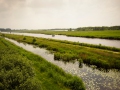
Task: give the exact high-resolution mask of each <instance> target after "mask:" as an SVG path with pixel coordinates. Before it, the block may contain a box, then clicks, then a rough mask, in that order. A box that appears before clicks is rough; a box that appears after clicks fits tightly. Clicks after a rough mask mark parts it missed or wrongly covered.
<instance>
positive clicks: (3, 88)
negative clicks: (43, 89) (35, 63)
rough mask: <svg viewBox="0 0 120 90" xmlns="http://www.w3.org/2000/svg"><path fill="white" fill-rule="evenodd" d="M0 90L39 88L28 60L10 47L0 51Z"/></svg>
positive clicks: (31, 89)
mask: <svg viewBox="0 0 120 90" xmlns="http://www.w3.org/2000/svg"><path fill="white" fill-rule="evenodd" d="M0 52H2V53H1V55H0V56H1V59H0V90H7V89H8V90H13V89H15V90H26V89H29V90H34V88H36V90H40V87H39V86H38V84H39V83H38V82H37V81H34V76H35V74H34V72H33V69H32V68H31V64H30V62H28V60H27V59H25V58H22V57H21V56H20V55H19V54H17V52H14V51H13V50H11V49H10V48H8V49H4V51H1V50H0Z"/></svg>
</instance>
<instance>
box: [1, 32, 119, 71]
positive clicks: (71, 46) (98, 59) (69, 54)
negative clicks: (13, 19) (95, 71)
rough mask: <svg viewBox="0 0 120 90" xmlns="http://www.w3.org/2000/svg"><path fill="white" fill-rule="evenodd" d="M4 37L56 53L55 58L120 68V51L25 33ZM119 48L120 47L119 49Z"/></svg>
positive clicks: (99, 66) (108, 67) (102, 66)
mask: <svg viewBox="0 0 120 90" xmlns="http://www.w3.org/2000/svg"><path fill="white" fill-rule="evenodd" d="M1 35H2V36H4V37H8V38H11V39H14V40H16V41H18V42H25V43H28V44H33V45H36V46H38V47H41V48H46V49H47V50H49V51H51V52H52V53H54V59H55V60H63V61H73V60H78V61H79V62H80V64H81V63H85V64H87V65H95V66H97V68H99V69H101V68H102V69H105V70H107V69H118V70H120V52H119V51H118V52H114V51H111V50H104V49H97V48H93V47H86V46H82V45H81V44H78V43H75V42H69V41H60V40H53V39H45V38H35V37H30V36H23V35H13V34H1ZM118 50H119V49H118Z"/></svg>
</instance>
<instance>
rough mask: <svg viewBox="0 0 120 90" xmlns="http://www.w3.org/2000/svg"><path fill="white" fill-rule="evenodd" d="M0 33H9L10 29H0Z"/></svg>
mask: <svg viewBox="0 0 120 90" xmlns="http://www.w3.org/2000/svg"><path fill="white" fill-rule="evenodd" d="M0 31H1V32H11V29H10V28H6V29H5V28H0Z"/></svg>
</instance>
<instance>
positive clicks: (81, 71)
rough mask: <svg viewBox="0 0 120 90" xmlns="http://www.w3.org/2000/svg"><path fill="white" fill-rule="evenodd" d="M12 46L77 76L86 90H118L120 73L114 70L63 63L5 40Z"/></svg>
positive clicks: (77, 63)
mask: <svg viewBox="0 0 120 90" xmlns="http://www.w3.org/2000/svg"><path fill="white" fill-rule="evenodd" d="M7 40H9V41H11V42H13V43H14V44H16V45H18V46H20V47H22V48H24V49H25V50H28V51H30V52H33V53H34V54H37V55H40V56H42V57H43V58H45V59H46V60H47V61H48V62H51V63H53V64H55V65H57V66H59V67H61V68H62V69H63V70H65V71H66V72H68V73H71V74H72V75H77V76H78V77H80V78H82V80H83V82H84V84H85V86H86V90H120V72H118V71H117V70H115V69H112V70H109V72H104V71H100V70H98V69H95V68H92V67H88V66H87V65H85V64H83V66H82V67H79V62H78V61H74V62H66V63H65V62H63V61H57V60H54V54H53V53H50V52H49V51H47V50H46V49H43V48H38V47H35V46H33V45H29V44H25V43H19V42H17V41H14V40H11V39H7Z"/></svg>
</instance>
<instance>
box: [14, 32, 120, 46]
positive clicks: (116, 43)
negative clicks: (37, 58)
mask: <svg viewBox="0 0 120 90" xmlns="http://www.w3.org/2000/svg"><path fill="white" fill-rule="evenodd" d="M12 33H13V34H18V35H26V36H33V37H42V38H51V39H57V40H67V41H73V42H80V43H88V44H96V45H99V44H101V45H104V46H110V47H116V48H120V40H108V39H96V38H83V37H68V36H65V35H55V36H54V37H53V36H52V35H45V34H33V33H15V32H12Z"/></svg>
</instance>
